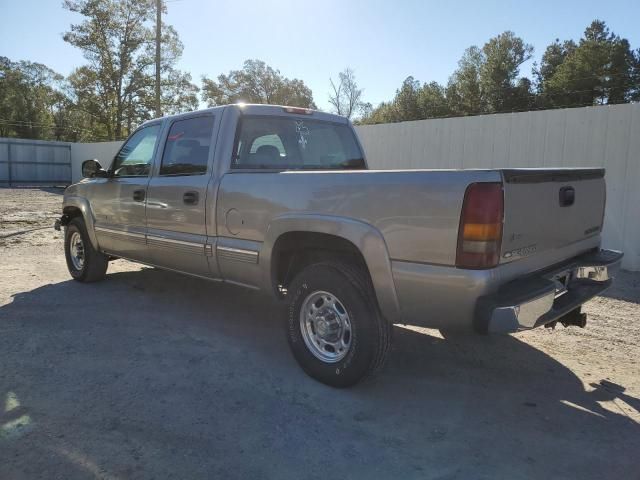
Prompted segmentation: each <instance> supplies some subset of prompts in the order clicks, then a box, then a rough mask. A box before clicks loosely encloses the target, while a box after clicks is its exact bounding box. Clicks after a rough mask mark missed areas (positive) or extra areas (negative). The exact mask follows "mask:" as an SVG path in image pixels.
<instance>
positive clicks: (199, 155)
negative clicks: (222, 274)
mask: <svg viewBox="0 0 640 480" xmlns="http://www.w3.org/2000/svg"><path fill="white" fill-rule="evenodd" d="M215 124H216V116H215V115H214V114H213V113H212V112H207V113H202V112H200V113H196V114H194V115H192V116H188V117H184V116H183V117H180V118H178V119H176V120H173V121H172V122H171V124H170V125H169V132H168V134H167V137H166V140H165V142H164V145H162V152H161V155H160V159H161V161H160V162H158V165H157V166H156V168H154V172H153V175H152V177H151V181H150V182H149V189H148V194H147V227H148V229H147V246H148V248H149V253H150V257H151V263H153V264H154V265H158V266H160V267H164V268H169V269H172V270H178V271H182V272H186V273H191V274H194V275H202V276H207V277H210V276H214V277H215V273H216V271H215V269H211V270H210V268H209V261H208V259H209V257H210V256H211V254H212V253H211V248H210V247H207V222H206V215H207V208H208V204H209V203H212V202H213V203H212V205H213V207H212V208H215V206H214V205H215V200H213V201H212V200H210V199H207V184H208V183H209V180H210V179H211V174H212V171H213V154H214V150H215V135H214V132H215V130H216V129H215V128H214V127H215V126H216V125H215Z"/></svg>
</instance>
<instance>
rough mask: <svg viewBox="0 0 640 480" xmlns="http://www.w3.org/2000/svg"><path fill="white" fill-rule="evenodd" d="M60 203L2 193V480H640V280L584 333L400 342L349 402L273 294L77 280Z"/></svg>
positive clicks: (120, 277) (138, 271) (130, 277)
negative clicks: (314, 369)
mask: <svg viewBox="0 0 640 480" xmlns="http://www.w3.org/2000/svg"><path fill="white" fill-rule="evenodd" d="M61 193H62V192H61V191H56V190H39V189H33V190H30V189H20V190H16V189H14V190H11V189H0V260H1V261H0V479H2V480H4V479H23V478H29V479H30V478H44V479H58V478H59V479H65V480H67V479H76V478H105V479H125V478H127V479H128V478H176V479H197V478H248V479H254V478H273V479H289V478H291V479H300V478H305V479H306V478H311V479H313V478H318V479H320V478H322V479H326V478H345V479H346V478H356V479H360V478H369V479H378V478H381V479H386V478H396V479H411V478H438V479H454V478H461V479H466V478H474V479H479V478H487V479H494V478H509V479H518V478H553V479H555V478H580V479H591V478H593V479H602V478H615V479H627V478H631V479H639V478H640V457H639V453H640V365H639V363H638V362H639V360H640V355H639V354H640V305H639V302H640V274H637V273H635V274H631V273H624V272H623V273H622V274H621V276H620V278H619V280H618V282H617V284H616V286H615V287H614V288H612V289H611V290H610V291H609V292H607V295H606V296H603V297H598V298H596V299H594V300H593V301H591V302H589V303H588V304H587V305H586V311H587V312H588V313H589V324H588V325H587V328H586V329H584V330H581V329H578V328H575V327H571V328H568V329H564V328H562V327H559V328H558V329H556V330H555V331H551V330H548V329H539V330H536V331H532V332H526V333H521V334H517V335H513V336H507V337H470V338H464V339H456V340H445V339H443V338H442V337H441V336H440V335H439V334H438V333H437V332H435V331H432V330H424V329H410V328H405V327H399V326H397V327H396V328H395V332H394V335H395V344H394V351H393V352H392V355H391V358H390V361H389V364H388V366H387V368H386V369H385V370H384V372H383V373H382V374H381V375H380V376H379V377H378V378H377V379H375V380H374V381H373V382H370V383H367V384H364V385H361V386H357V387H356V388H353V389H349V390H334V389H331V388H328V387H325V386H323V385H321V384H319V383H316V382H314V381H313V380H311V379H309V378H307V377H306V376H305V375H304V373H302V371H301V370H300V369H299V368H298V367H297V365H296V364H295V362H294V360H293V358H292V357H291V355H290V353H289V351H288V349H287V345H286V340H285V337H284V334H283V331H282V325H281V323H282V321H281V318H282V313H281V311H280V309H279V307H278V306H276V305H273V304H272V303H270V302H269V301H267V300H265V299H263V298H262V297H260V296H259V295H257V294H255V293H252V292H249V291H245V290H243V289H240V288H234V287H230V286H225V285H218V284H213V283H208V282H205V281H200V280H196V279H191V278H188V277H184V276H180V275H177V274H173V273H167V272H163V271H160V270H157V269H153V268H147V267H141V266H138V265H135V264H133V263H130V262H126V261H123V260H118V261H116V262H113V263H112V264H111V266H110V268H109V275H108V276H107V279H106V280H105V281H104V282H101V283H98V284H90V285H83V284H79V283H77V282H74V281H72V280H71V279H70V277H69V275H68V273H67V271H66V266H65V263H64V256H63V248H62V235H61V234H60V233H58V232H55V231H54V230H53V229H51V228H46V229H42V230H35V231H32V232H30V233H27V234H22V235H12V234H13V233H15V232H18V231H22V230H29V229H35V228H40V227H48V226H49V225H51V224H52V220H53V219H54V218H55V216H56V215H57V214H58V211H59V209H60V202H61V199H62V196H61Z"/></svg>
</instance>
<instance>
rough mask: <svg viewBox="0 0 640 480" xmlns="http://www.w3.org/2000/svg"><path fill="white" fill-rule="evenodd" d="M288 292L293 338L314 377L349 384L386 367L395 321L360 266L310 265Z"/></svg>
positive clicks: (305, 367)
mask: <svg viewBox="0 0 640 480" xmlns="http://www.w3.org/2000/svg"><path fill="white" fill-rule="evenodd" d="M288 291H289V293H288V295H287V307H288V314H287V322H286V328H287V339H288V341H289V346H290V347H291V351H292V352H293V355H294V357H295V358H296V360H297V361H298V363H299V364H300V366H301V367H302V369H303V370H304V371H305V372H306V373H307V374H308V375H310V376H311V377H313V378H315V379H316V380H319V381H320V382H322V383H325V384H327V385H331V386H333V387H349V386H351V385H354V384H356V383H358V382H359V381H361V380H362V379H364V378H366V377H368V376H371V375H372V374H373V373H375V372H376V371H377V370H378V369H379V368H380V367H382V365H383V364H384V361H385V359H386V356H387V353H388V350H389V345H390V341H391V324H390V323H389V322H387V321H386V320H385V319H384V318H383V317H382V315H381V314H380V311H379V309H378V305H377V302H376V300H375V296H374V294H373V291H372V289H371V287H370V286H369V282H368V279H367V278H366V276H365V275H364V274H363V273H362V272H361V271H360V270H359V269H356V268H354V267H352V266H350V265H345V264H341V263H338V262H323V263H317V264H314V265H310V266H308V267H306V268H305V269H303V270H302V271H301V272H300V273H299V274H298V275H297V276H296V277H295V278H294V280H293V282H291V285H290V286H289V289H288Z"/></svg>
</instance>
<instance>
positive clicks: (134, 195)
mask: <svg viewBox="0 0 640 480" xmlns="http://www.w3.org/2000/svg"><path fill="white" fill-rule="evenodd" d="M161 125H162V124H161V123H154V124H150V125H146V126H144V127H142V128H140V129H138V130H137V131H136V132H135V133H134V134H133V135H131V136H130V137H129V139H128V140H127V141H126V142H125V144H124V145H123V146H122V148H121V149H120V151H119V152H118V153H117V155H116V156H115V158H114V160H113V164H112V166H111V167H110V169H109V170H110V171H111V172H112V176H111V177H110V178H107V179H105V180H104V181H103V183H102V184H101V185H99V188H95V189H94V195H93V196H92V199H91V206H92V209H93V212H94V215H95V230H96V236H97V238H98V244H99V245H100V248H101V249H102V250H104V251H106V252H109V253H112V254H115V255H118V256H122V257H125V258H130V259H132V260H139V261H142V262H146V261H149V258H148V251H147V246H146V243H145V234H146V221H145V201H146V195H147V185H148V183H149V176H150V172H151V167H152V165H153V159H154V155H155V151H156V145H157V143H158V136H159V134H160V129H161Z"/></svg>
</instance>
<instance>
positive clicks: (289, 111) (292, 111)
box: [284, 107, 313, 115]
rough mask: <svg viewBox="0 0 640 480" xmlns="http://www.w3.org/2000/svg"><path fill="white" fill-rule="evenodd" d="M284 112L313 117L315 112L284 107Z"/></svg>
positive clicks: (307, 109) (308, 109)
mask: <svg viewBox="0 0 640 480" xmlns="http://www.w3.org/2000/svg"><path fill="white" fill-rule="evenodd" d="M284 111H285V112H287V113H295V114H297V115H313V110H311V109H310V108H300V107H284Z"/></svg>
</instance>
